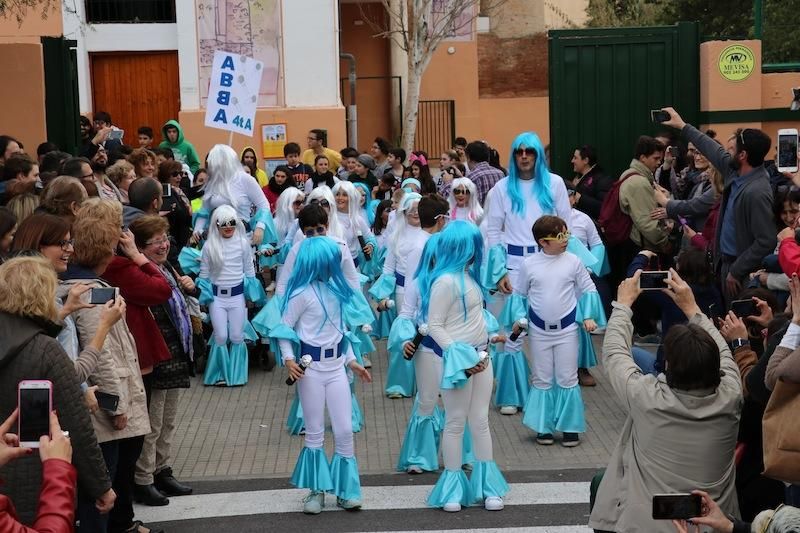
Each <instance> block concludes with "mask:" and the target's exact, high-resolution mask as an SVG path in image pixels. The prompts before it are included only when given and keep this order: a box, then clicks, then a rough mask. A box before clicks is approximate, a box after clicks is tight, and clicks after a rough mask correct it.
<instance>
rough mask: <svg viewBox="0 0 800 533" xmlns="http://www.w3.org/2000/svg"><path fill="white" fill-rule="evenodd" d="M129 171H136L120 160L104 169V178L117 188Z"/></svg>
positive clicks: (130, 165)
mask: <svg viewBox="0 0 800 533" xmlns="http://www.w3.org/2000/svg"><path fill="white" fill-rule="evenodd" d="M131 170H133V171H136V169H135V168H134V166H133V165H132V164H131V163H130V162H128V161H126V160H124V159H120V160H119V161H117V162H116V163H114V164H113V165H111V166H110V167H108V168H107V169H106V176H108V179H110V180H111V183H113V184H114V185H117V186H119V184H120V183H121V182H122V180H124V179H125V178H126V177H127V176H128V173H129V172H130V171H131Z"/></svg>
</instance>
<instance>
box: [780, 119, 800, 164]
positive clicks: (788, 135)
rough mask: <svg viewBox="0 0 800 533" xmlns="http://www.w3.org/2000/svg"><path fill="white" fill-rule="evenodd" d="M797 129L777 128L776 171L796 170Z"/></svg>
mask: <svg viewBox="0 0 800 533" xmlns="http://www.w3.org/2000/svg"><path fill="white" fill-rule="evenodd" d="M797 139H798V137H797V129H795V128H788V129H781V130H778V161H777V164H778V171H779V172H797V169H798V164H797V144H798V141H797Z"/></svg>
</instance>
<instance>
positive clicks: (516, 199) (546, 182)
mask: <svg viewBox="0 0 800 533" xmlns="http://www.w3.org/2000/svg"><path fill="white" fill-rule="evenodd" d="M521 146H524V147H526V148H533V149H534V150H536V163H535V164H534V166H533V196H534V198H536V200H537V201H538V202H539V206H540V207H541V208H542V212H543V213H545V214H555V204H554V203H553V193H552V192H551V191H550V169H549V168H547V155H546V154H545V153H544V146H543V145H542V141H541V140H540V139H539V136H538V135H536V134H535V133H533V132H532V131H526V132H524V133H520V134H519V135H517V138H516V139H514V142H513V143H511V159H510V161H509V163H508V180H507V182H508V197H509V198H511V208H512V210H513V211H514V213H516V214H518V215H521V214H522V213H524V212H525V199H524V198H523V197H522V191H521V190H520V186H519V179H520V178H519V169H518V168H517V160H516V158H515V156H514V151H515V150H516V149H517V148H519V147H521Z"/></svg>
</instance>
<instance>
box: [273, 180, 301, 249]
mask: <svg viewBox="0 0 800 533" xmlns="http://www.w3.org/2000/svg"><path fill="white" fill-rule="evenodd" d="M298 198H305V193H304V192H303V191H301V190H300V189H298V188H297V187H288V188H287V189H286V190H285V191H283V192H282V193H281V195H280V196H279V197H278V203H277V204H276V206H275V229H276V230H278V242H283V240H284V239H285V238H286V234H287V233H288V232H289V230H290V229H291V228H292V226H293V225H294V221H295V220H296V219H297V216H296V215H295V214H294V202H295V200H297V199H298Z"/></svg>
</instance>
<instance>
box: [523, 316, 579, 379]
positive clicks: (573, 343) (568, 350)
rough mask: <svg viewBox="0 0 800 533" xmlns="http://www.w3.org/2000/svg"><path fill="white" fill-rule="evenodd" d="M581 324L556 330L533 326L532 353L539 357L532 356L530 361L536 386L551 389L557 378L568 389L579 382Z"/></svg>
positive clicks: (530, 331)
mask: <svg viewBox="0 0 800 533" xmlns="http://www.w3.org/2000/svg"><path fill="white" fill-rule="evenodd" d="M578 327H579V326H577V325H576V326H570V327H569V328H567V329H566V330H561V331H557V332H553V333H544V332H543V331H542V330H540V329H538V328H537V327H536V326H531V327H530V329H529V330H528V333H529V334H530V337H529V339H530V347H531V349H530V353H532V354H536V357H528V364H530V367H531V381H532V384H533V386H534V387H536V388H537V389H549V388H550V387H551V386H552V385H553V382H554V381H555V383H557V384H558V386H559V387H562V388H565V389H566V388H570V387H574V386H575V385H577V384H578ZM554 378H555V380H554Z"/></svg>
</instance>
